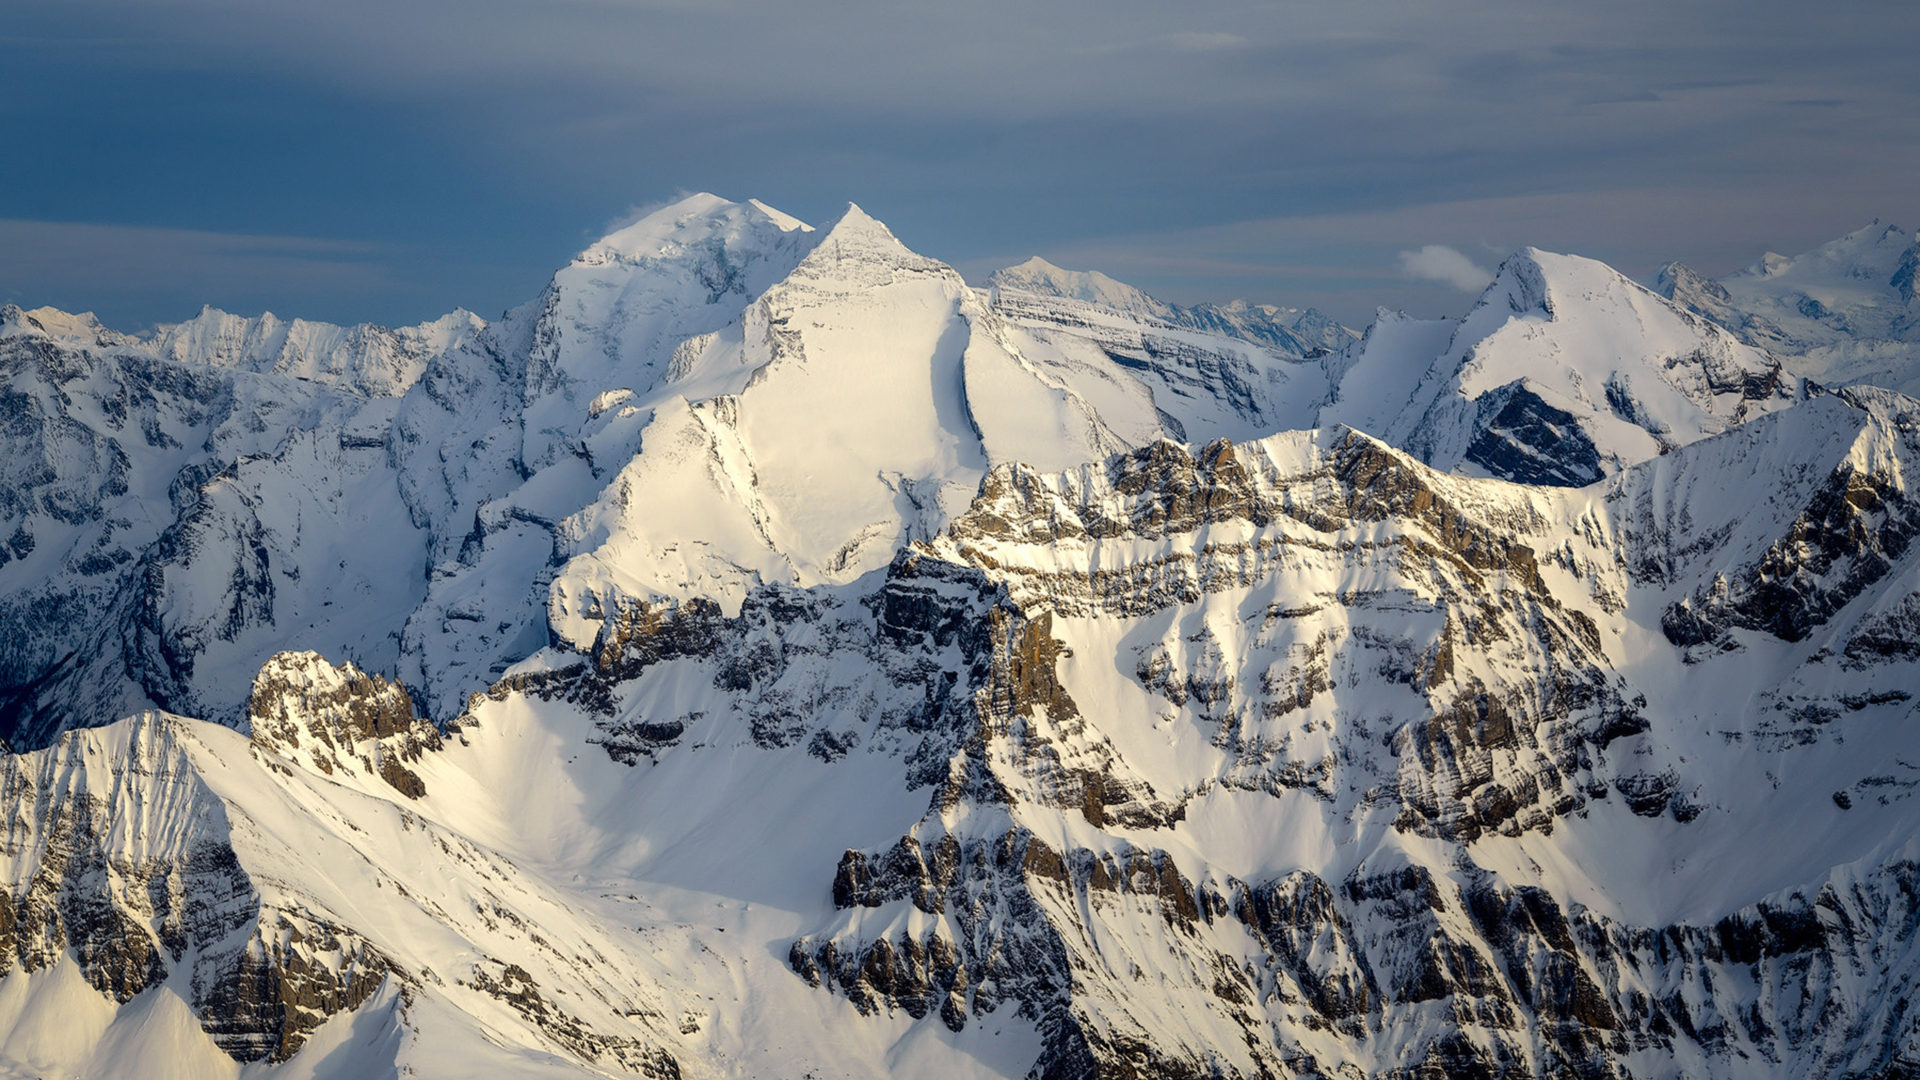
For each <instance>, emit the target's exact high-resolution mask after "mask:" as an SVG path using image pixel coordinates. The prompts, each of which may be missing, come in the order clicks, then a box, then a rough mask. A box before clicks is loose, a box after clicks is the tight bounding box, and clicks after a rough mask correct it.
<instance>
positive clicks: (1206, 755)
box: [0, 196, 1920, 1080]
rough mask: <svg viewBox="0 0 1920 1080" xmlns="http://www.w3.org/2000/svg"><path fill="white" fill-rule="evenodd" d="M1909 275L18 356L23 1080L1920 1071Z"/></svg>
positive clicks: (730, 212) (8, 603) (0, 352)
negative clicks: (1359, 310)
mask: <svg viewBox="0 0 1920 1080" xmlns="http://www.w3.org/2000/svg"><path fill="white" fill-rule="evenodd" d="M1916 250H1920V249H1916V248H1915V247H1914V237H1913V236H1912V234H1909V233H1902V232H1900V231H1899V230H1888V229H1884V228H1882V227H1879V226H1876V227H1874V228H1872V229H1870V230H1867V231H1865V232H1862V233H1858V234H1854V235H1853V236H1850V237H1847V238H1843V239H1842V240H1841V241H1836V242H1835V243H1834V244H1832V245H1828V246H1827V247H1825V248H1822V249H1819V250H1817V251H1815V252H1812V253H1809V254H1808V255H1805V256H1801V257H1800V258H1798V259H1790V260H1789V259H1781V258H1780V257H1777V256H1770V257H1769V259H1768V260H1764V261H1763V263H1762V264H1761V265H1760V266H1758V267H1756V268H1755V269H1753V270H1750V271H1746V272H1743V273H1742V274H1739V275H1733V276H1732V277H1729V278H1727V279H1723V280H1722V281H1721V282H1710V281H1706V280H1705V279H1702V278H1700V277H1699V276H1698V275H1697V274H1694V273H1692V272H1691V271H1688V270H1686V268H1684V267H1674V268H1669V270H1668V271H1666V272H1664V273H1663V274H1662V277H1661V281H1660V286H1661V291H1660V293H1656V292H1653V291H1650V290H1648V289H1645V288H1642V287H1640V286H1638V285H1636V284H1634V283H1633V282H1631V281H1628V280H1627V279H1625V278H1623V277H1621V276H1620V275H1618V274H1616V273H1614V272H1613V271H1612V270H1610V269H1608V268H1607V267H1605V266H1603V265H1601V264H1599V263H1595V262H1592V261H1590V260H1585V259H1580V258H1576V257H1572V256H1563V255H1554V254H1550V253H1546V252H1540V251H1535V250H1531V249H1529V250H1525V251H1522V252H1519V253H1517V254H1515V255H1514V256H1512V257H1511V258H1510V259H1509V260H1507V262H1506V263H1505V264H1504V265H1503V266H1502V267H1501V269H1500V272H1499V274H1498V275H1497V276H1496V278H1495V280H1494V281H1493V282H1492V283H1491V284H1490V285H1489V287H1488V289H1487V291H1486V293H1485V295H1484V296H1483V297H1482V298H1481V299H1480V301H1479V302H1478V303H1477V304H1476V305H1475V306H1474V308H1473V309H1472V311H1471V312H1469V313H1468V314H1467V315H1466V316H1465V317H1463V318H1461V319H1458V320H1435V321H1422V320H1415V319H1410V318H1407V317H1405V316H1401V315H1391V314H1386V315H1382V316H1381V318H1380V319H1379V320H1378V321H1377V322H1375V323H1374V324H1373V325H1372V326H1371V327H1369V328H1368V329H1367V330H1366V331H1365V332H1364V333H1355V332H1353V331H1350V330H1348V329H1347V328H1345V327H1342V326H1340V325H1338V324H1337V323H1334V322H1333V321H1331V320H1329V319H1327V318H1326V317H1325V316H1322V315H1320V314H1318V313H1316V312H1312V311H1310V310H1308V311H1297V310H1293V309H1287V308H1281V307H1275V306H1256V305H1248V304H1233V305H1223V306H1210V305H1203V306H1200V307H1194V308H1181V307H1177V306H1174V305H1170V304H1166V303H1163V302H1161V301H1158V300H1156V299H1154V298H1152V297H1150V296H1148V295H1146V294H1144V293H1141V292H1139V291H1138V290H1135V289H1132V288H1130V287H1128V286H1125V285H1122V284H1120V283H1118V282H1115V281H1113V280H1112V279H1110V278H1106V277H1104V276H1102V275H1098V274H1091V273H1078V272H1072V271H1066V270H1062V269H1060V268H1058V267H1054V266H1052V265H1050V264H1048V263H1045V262H1042V261H1040V260H1032V261H1029V262H1027V263H1023V264H1021V265H1020V266H1017V267H1013V268H1011V269H1009V270H1006V271H1002V272H1001V273H1000V274H998V275H996V276H995V277H994V278H993V279H992V280H991V281H990V282H989V283H988V284H987V286H986V287H984V288H974V287H971V286H969V285H968V284H967V283H966V282H965V281H964V280H963V279H962V278H961V277H960V276H959V275H958V274H956V273H955V272H954V271H953V270H952V269H951V268H949V267H947V266H945V265H943V264H941V263H939V262H936V261H934V260H932V259H928V258H925V257H923V256H921V255H918V254H915V253H914V252H912V251H910V250H909V249H908V248H906V247H905V246H903V245H902V244H901V243H900V241H899V240H897V239H896V238H895V237H894V236H893V235H892V234H891V233H890V232H889V231H888V230H887V229H886V228H885V226H883V225H881V224H880V223H878V222H876V221H874V220H873V219H872V218H870V217H868V216H867V215H865V214H864V213H862V212H861V211H859V210H858V208H849V210H848V211H847V212H846V213H845V214H844V215H843V216H842V217H841V218H839V219H838V220H837V221H835V222H833V223H832V224H830V225H827V226H824V227H822V228H818V229H815V228H812V227H810V226H808V225H806V224H803V223H801V222H800V221H798V220H796V219H794V218H791V217H788V216H786V215H784V214H781V213H779V212H778V211H775V210H772V209H770V208H768V207H766V206H764V205H762V204H759V203H757V202H747V203H738V204H736V203H730V202H726V201H724V200H720V199H716V198H713V197H711V196H696V197H693V198H690V199H688V200H685V201H683V202H680V203H677V204H675V205H673V206H670V207H667V208H665V209H663V210H660V211H658V212H656V213H654V214H651V215H649V216H648V217H646V218H644V219H642V220H640V221H638V222H636V223H635V224H633V225H631V226H629V227H627V228H624V229H622V230H620V231H618V232H615V233H613V234H612V235H610V236H608V237H607V238H605V239H604V240H602V241H600V242H599V243H596V244H595V245H593V246H592V247H590V248H588V249H587V250H586V251H584V252H582V253H581V254H580V255H579V256H578V257H577V258H576V259H575V260H574V261H573V262H572V263H570V264H569V265H568V266H567V267H565V268H563V269H561V270H560V271H559V272H558V273H556V274H555V275H554V277H553V280H552V283H551V284H550V285H549V286H548V288H547V289H546V290H545V291H544V292H543V293H542V294H541V296H540V297H538V298H537V299H535V300H534V301H532V302H530V303H528V304H527V305H524V306H523V307H520V308H517V309H514V310H512V311H509V312H507V313H506V314H505V315H503V316H502V317H501V318H500V319H499V320H497V321H495V322H492V323H486V322H483V321H482V320H479V319H477V318H475V317H473V316H471V315H468V314H466V313H464V312H460V313H455V314H454V315H452V316H449V317H447V318H445V319H442V320H439V321H437V322H434V323H429V324H425V325H423V326H420V327H414V328H409V329H403V330H385V329H381V328H374V327H354V328H341V327H332V326H325V325H321V324H313V323H305V322H301V321H297V320H296V321H293V322H283V321H281V320H278V319H275V318H273V317H272V316H263V317H261V318H258V319H241V318H237V317H234V316H228V315H224V314H222V313H219V312H215V311H211V310H209V311H206V312H203V313H202V314H201V315H200V316H199V317H197V318H196V319H194V320H192V321H190V322H188V323H184V324H181V325H180V326H176V327H163V328H161V329H159V330H157V331H155V332H152V333H148V334H145V335H138V336H135V335H124V334H119V333H116V332H113V331H110V330H108V329H106V328H104V327H102V326H101V325H100V324H99V323H98V322H97V321H95V320H93V319H92V318H91V317H90V316H75V315H67V314H64V313H61V312H55V311H51V310H48V309H41V310H39V311H32V312H24V311H21V310H19V309H17V308H10V309H7V310H5V311H4V312H0V372H4V376H5V383H4V389H3V390H0V393H3V394H4V396H5V397H4V401H0V438H3V439H4V440H5V445H4V455H3V456H0V470H4V476H3V477H0V480H3V482H0V518H3V519H4V520H0V726H4V734H5V736H6V738H7V740H8V743H9V744H10V747H11V751H10V752H9V753H8V754H7V755H6V756H5V757H4V758H0V772H3V773H4V778H3V779H0V785H3V786H4V791H3V792H0V798H3V799H4V802H0V806H3V807H4V809H5V812H6V813H7V814H8V815H9V822H10V824H9V828H8V834H7V835H8V837H9V839H8V841H7V844H6V847H5V851H4V859H5V861H4V863H0V886H3V887H0V970H4V979H3V981H0V1074H4V1075H11V1074H13V1073H19V1074H21V1075H63V1076H86V1077H127V1076H140V1077H149V1076H151V1077H183V1078H184V1077H196V1078H198V1077H235V1078H238V1077H241V1076H246V1077H249V1078H273V1077H285V1078H289V1080H290V1078H294V1077H300V1078H334V1080H348V1078H353V1080H359V1078H364V1077H378V1076H415V1077H446V1078H450V1080H451V1078H461V1077H472V1076H515V1077H520V1076H528V1077H556V1078H557V1077H596V1076H598V1077H617V1076H645V1077H657V1078H664V1077H687V1078H695V1077H715V1078H719V1077H740V1078H748V1077H767V1076H795V1077H798V1076H814V1077H867V1076H879V1075H893V1076H922V1077H943V1078H944V1077H970V1076H971V1077H1000V1076H1011V1077H1033V1078H1035V1080H1069V1078H1076V1080H1077V1078H1116V1080H1135V1078H1146V1077H1172V1078H1187V1077H1191V1078H1195V1080H1198V1078H1202V1077H1204V1078H1209V1080H1213V1078H1225V1077H1246V1078H1253V1077H1294V1076H1303V1077H1343V1078H1344V1077H1354V1078H1360V1077H1391V1078H1408V1080H1411V1078H1415V1077H1420V1078H1428V1077H1476V1078H1477V1077H1487V1078H1493V1077H1556V1078H1558V1077H1620V1078H1626V1077H1636V1078H1642V1077H1643V1078H1674V1077H1723V1078H1727V1080H1733V1078H1742V1077H1760V1076H1786V1075H1791V1076H1811V1077H1832V1078H1843V1077H1844V1078H1854V1077H1879V1076H1898V1075H1906V1074H1914V1073H1920V1012H1917V1011H1916V1010H1915V1009H1914V1008H1913V1007H1912V1006H1911V1005H1910V1004H1909V1003H1910V1001H1911V1000H1912V999H1913V998H1914V996H1915V993H1914V991H1915V987H1914V982H1915V979H1916V977H1920V952H1917V951H1916V946H1915V942H1916V933H1915V931H1916V929H1920V843H1916V841H1915V839H1914V837H1915V836H1916V835H1920V832H1917V829H1916V827H1917V826H1920V801H1916V800H1915V799H1913V798H1912V797H1911V796H1912V795H1913V794H1914V793H1915V791H1916V789H1917V788H1920V715H1917V713H1916V710H1917V709H1920V702H1916V700H1915V695H1916V694H1920V549H1916V545H1915V544H1914V543H1913V541H1914V538H1915V536H1916V534H1920V499H1917V497H1916V496H1915V495H1914V494H1913V485H1911V484H1909V482H1908V481H1909V480H1910V479H1911V478H1912V477H1913V476H1914V463H1915V461H1916V458H1917V457H1920V402H1916V401H1914V400H1913V399H1911V398H1908V397H1906V396H1903V394H1902V393H1901V392H1900V391H1901V390H1905V389H1912V388H1913V387H1914V380H1915V378H1916V376H1920V362H1916V355H1915V347H1914V345H1913V341H1914V335H1913V333H1912V328H1913V326H1914V324H1915V313H1916V309H1915V307H1914V305H1915V303H1916V301H1915V299H1914V294H1913V288H1912V277H1913V274H1912V270H1911V266H1910V264H1911V263H1913V261H1914V259H1915V258H1916V257H1920V256H1916V255H1915V254H1914V252H1915V251H1916ZM1883 271H1884V272H1883ZM1903 275H1904V276H1903ZM1836 282H1844V283H1845V284H1846V289H1844V290H1840V289H1839V287H1838V285H1836V284H1835V283H1836ZM1796 296H1797V297H1799V299H1795V297H1796ZM1802 301H1805V302H1804V303H1803V302H1802ZM1789 311H1791V312H1794V313H1797V314H1794V315H1788V314H1786V313H1787V312H1789ZM1849 328H1851V329H1849ZM1863 328H1864V329H1863ZM1836 335H1839V336H1836ZM1847 335H1851V336H1847Z"/></svg>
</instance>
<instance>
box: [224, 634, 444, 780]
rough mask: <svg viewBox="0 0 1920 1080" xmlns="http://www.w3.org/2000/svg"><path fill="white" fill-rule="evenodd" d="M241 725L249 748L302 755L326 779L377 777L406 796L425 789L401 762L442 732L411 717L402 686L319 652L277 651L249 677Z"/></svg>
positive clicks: (416, 756) (433, 744)
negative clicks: (246, 728) (353, 774)
mask: <svg viewBox="0 0 1920 1080" xmlns="http://www.w3.org/2000/svg"><path fill="white" fill-rule="evenodd" d="M247 723H248V725H249V727H250V728H251V730H252V733H253V742H254V745H255V746H258V747H261V748H262V749H265V750H269V751H271V752H274V753H278V754H280V755H283V756H285V757H290V758H295V759H298V760H302V761H303V763H305V764H307V765H308V766H309V767H310V768H313V769H315V770H318V771H319V772H321V773H324V774H326V775H328V776H332V775H334V774H335V773H337V772H359V773H363V774H365V775H368V776H377V777H379V778H380V779H381V780H383V781H385V782H386V783H387V785H388V786H390V787H392V788H393V789H394V790H395V791H398V792H399V793H400V794H402V795H405V796H406V797H407V798H409V799H417V798H419V797H420V796H422V795H425V794H426V793H427V788H426V784H425V783H424V782H422V781H421V779H420V777H419V775H418V774H416V773H415V772H414V771H413V770H411V769H409V768H408V767H407V765H408V763H410V762H417V761H419V760H420V755H421V754H422V753H423V752H425V751H428V750H437V749H439V747H440V732H439V730H438V729H436V728H435V727H434V726H433V725H432V724H430V723H428V722H426V721H425V720H422V719H420V718H419V717H416V716H415V715H414V712H413V698H412V697H411V696H409V695H408V693H407V689H406V687H404V686H401V685H400V684H399V683H396V682H389V681H387V680H386V679H383V678H381V677H380V676H378V675H368V674H366V673H364V672H362V671H361V670H360V669H358V668H356V667H354V666H353V665H352V664H347V665H345V666H344V667H339V668H336V667H334V666H333V665H331V664H329V663H327V661H326V660H325V659H324V658H322V657H321V656H320V655H319V654H317V653H281V654H280V655H278V656H276V657H274V658H273V659H271V660H269V661H267V664H266V666H265V667H263V668H261V669H260V674H259V675H257V676H255V677H254V680H253V696H252V697H251V698H249V699H248V701H247Z"/></svg>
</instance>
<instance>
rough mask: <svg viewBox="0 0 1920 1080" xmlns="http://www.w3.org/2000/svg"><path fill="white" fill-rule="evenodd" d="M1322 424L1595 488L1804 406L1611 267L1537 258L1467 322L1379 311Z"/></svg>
mask: <svg viewBox="0 0 1920 1080" xmlns="http://www.w3.org/2000/svg"><path fill="white" fill-rule="evenodd" d="M1337 372H1338V375H1337V381H1336V385H1335V390H1334V393H1333V395H1332V397H1331V399H1330V400H1329V401H1328V402H1327V404H1326V405H1324V406H1323V407H1322V408H1321V409H1320V411H1319V414H1318V418H1317V419H1318V423H1320V424H1321V425H1326V424H1331V423H1342V424H1349V425H1351V426H1354V427H1357V428H1360V429H1361V430H1364V431H1369V432H1377V433H1379V434H1380V435H1381V436H1382V437H1384V438H1386V439H1387V440H1388V441H1389V442H1391V443H1393V444H1394V445H1396V446H1402V447H1405V448H1407V449H1409V450H1411V451H1413V452H1414V453H1416V454H1418V455H1419V456H1420V457H1421V458H1423V459H1424V460H1426V461H1427V462H1429V463H1430V464H1433V465H1435V466H1437V467H1439V468H1441V469H1444V470H1449V471H1452V470H1458V469H1465V470H1470V471H1474V472H1476V473H1477V474H1479V475H1488V476H1498V477H1503V478H1505V479H1509V480H1518V481H1522V482H1525V483H1534V484H1563V485H1572V486H1579V485H1583V484H1591V483H1593V482H1595V481H1598V480H1600V479H1601V478H1602V477H1605V476H1610V475H1612V474H1614V473H1616V472H1618V471H1619V470H1620V469H1621V468H1623V467H1625V466H1628V465H1632V464H1635V463H1637V462H1641V461H1646V460H1648V459H1650V458H1653V457H1655V456H1658V455H1660V454H1664V453H1666V452H1668V451H1670V450H1672V449H1673V448H1674V447H1676V446H1681V445H1685V444H1686V443H1690V442H1694V441H1696V440H1698V439H1702V438H1705V437H1706V436H1709V435H1713V434H1716V433H1718V432H1721V431H1725V430H1726V429H1728V428H1729V427H1731V426H1733V425H1735V424H1739V423H1742V422H1744V421H1746V420H1748V419H1750V418H1752V417H1753V416H1756V415H1759V414H1761V413H1765V412H1769V411H1772V410H1775V409H1779V408H1784V407H1785V406H1787V405H1790V404H1792V403H1793V402H1795V401H1797V400H1799V399H1800V398H1802V397H1804V396H1805V392H1806V390H1805V387H1804V386H1803V385H1802V384H1801V380H1799V379H1797V378H1795V377H1793V376H1792V375H1790V374H1788V373H1786V372H1785V371H1784V370H1783V369H1782V368H1781V365H1780V363H1779V362H1778V361H1777V360H1775V359H1774V358H1772V357H1770V356H1768V355H1767V354H1766V353H1765V352H1763V351H1761V350H1759V349H1756V348H1754V347H1752V346H1749V345H1746V344H1743V343H1742V342H1740V341H1738V340H1737V339H1735V337H1734V336H1733V335H1732V334H1731V333H1729V332H1728V331H1727V330H1725V329H1723V328H1722V327H1721V326H1719V325H1718V324H1716V323H1714V322H1712V321H1710V320H1708V319H1704V318H1701V317H1699V316H1698V315H1695V314H1693V313H1691V312H1687V311H1683V310H1681V309H1679V308H1677V307H1675V306H1674V305H1673V304H1671V303H1668V302H1666V301H1664V300H1662V299H1661V298H1660V297H1659V296H1656V295H1655V294H1654V293H1652V292H1650V291H1649V290H1647V289H1645V288H1643V287H1642V286H1640V285H1638V284H1635V283H1634V282H1633V281H1631V280H1629V279H1628V278H1626V277H1625V276H1623V275H1621V274H1620V273H1618V272H1617V271H1615V270H1614V269H1612V268H1611V267H1609V266H1607V265H1606V264H1604V263H1599V262H1595V261H1594V260H1592V259H1583V258H1579V257H1578V256H1571V255H1555V254H1550V253H1548V252H1544V251H1540V250H1538V249H1534V248H1527V249H1524V250H1522V251H1519V252H1516V253H1515V254H1514V255H1512V256H1511V257H1509V258H1508V259H1507V260H1506V262H1504V263H1502V264H1501V266H1500V270H1499V272H1498V273H1497V274H1496V275H1495V276H1494V279H1493V282H1492V283H1491V284H1490V285H1488V286H1487V290H1486V292H1485V293H1483V294H1482V295H1481V297H1480V299H1479V301H1478V302H1477V303H1476V304H1475V305H1474V307H1473V310H1472V311H1470V312H1468V313H1467V315H1466V316H1465V317H1464V318H1462V319H1460V320H1458V321H1454V320H1435V321H1431V322H1422V321H1419V320H1410V319H1407V318H1406V317H1405V316H1403V315H1398V314H1391V313H1382V315H1381V317H1380V319H1379V320H1378V321H1376V323H1375V324H1374V326H1373V327H1372V328H1370V329H1369V330H1368V332H1367V334H1366V336H1365V337H1364V338H1363V339H1362V341H1361V342H1360V343H1359V344H1358V345H1355V346H1353V347H1351V348H1350V349H1349V350H1348V351H1347V353H1346V354H1345V355H1344V356H1342V357H1341V358H1339V361H1338V364H1337Z"/></svg>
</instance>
